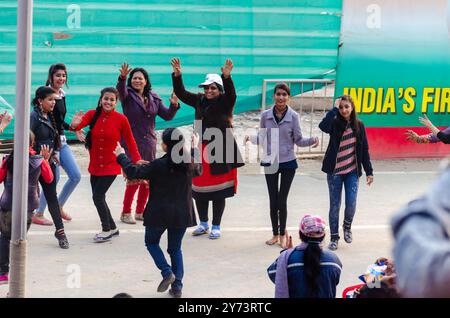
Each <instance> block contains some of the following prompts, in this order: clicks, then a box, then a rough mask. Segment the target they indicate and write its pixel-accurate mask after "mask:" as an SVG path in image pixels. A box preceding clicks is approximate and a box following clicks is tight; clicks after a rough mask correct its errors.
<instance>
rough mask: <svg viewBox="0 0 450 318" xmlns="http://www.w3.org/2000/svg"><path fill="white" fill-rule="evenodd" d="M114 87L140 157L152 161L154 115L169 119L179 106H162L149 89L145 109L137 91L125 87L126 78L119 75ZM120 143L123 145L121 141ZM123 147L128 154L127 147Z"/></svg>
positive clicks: (153, 151) (153, 152)
mask: <svg viewBox="0 0 450 318" xmlns="http://www.w3.org/2000/svg"><path fill="white" fill-rule="evenodd" d="M116 88H117V90H118V91H119V98H120V102H121V104H122V109H123V114H124V115H125V116H126V117H127V118H128V121H129V122H130V126H131V131H132V132H133V136H134V140H135V141H136V144H137V147H138V150H139V154H140V155H141V158H142V159H143V160H147V161H153V160H154V159H155V155H156V132H155V119H156V115H159V117H161V118H162V119H164V120H171V119H172V118H173V117H174V116H175V114H176V113H177V110H178V109H179V108H180V106H179V105H170V107H169V108H167V107H165V106H164V104H163V102H162V100H161V98H160V97H159V96H158V95H157V94H156V93H153V92H151V91H150V94H149V96H147V98H148V101H149V102H148V106H149V107H148V109H146V108H145V106H144V103H143V102H142V100H141V98H140V97H139V96H138V95H137V93H136V92H135V91H134V90H133V89H131V88H129V87H127V84H126V80H123V79H121V78H120V77H119V80H118V82H117V85H116ZM122 145H123V146H125V145H124V144H123V143H122ZM124 148H125V150H126V151H127V155H128V150H127V148H126V147H124Z"/></svg>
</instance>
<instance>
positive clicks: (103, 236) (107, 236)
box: [94, 231, 112, 243]
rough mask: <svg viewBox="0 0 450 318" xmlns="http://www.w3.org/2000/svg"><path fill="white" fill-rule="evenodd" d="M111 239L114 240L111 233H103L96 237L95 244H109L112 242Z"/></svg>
mask: <svg viewBox="0 0 450 318" xmlns="http://www.w3.org/2000/svg"><path fill="white" fill-rule="evenodd" d="M111 238H112V235H111V231H107V232H105V231H102V232H100V233H98V234H96V235H95V236H94V242H95V243H102V242H107V241H109V240H111Z"/></svg>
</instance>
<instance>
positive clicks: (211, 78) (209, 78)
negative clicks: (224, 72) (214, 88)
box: [198, 74, 223, 87]
mask: <svg viewBox="0 0 450 318" xmlns="http://www.w3.org/2000/svg"><path fill="white" fill-rule="evenodd" d="M212 83H216V84H217V85H220V86H222V87H223V82H222V77H220V75H219V74H206V77H205V81H204V82H203V83H201V84H200V85H198V87H203V86H207V85H211V84H212Z"/></svg>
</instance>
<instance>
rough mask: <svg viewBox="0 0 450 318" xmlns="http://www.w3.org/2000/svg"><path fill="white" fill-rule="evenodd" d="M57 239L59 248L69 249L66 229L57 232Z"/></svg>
mask: <svg viewBox="0 0 450 318" xmlns="http://www.w3.org/2000/svg"><path fill="white" fill-rule="evenodd" d="M55 237H56V239H57V240H58V244H59V247H61V248H62V249H68V248H69V241H68V240H67V236H66V233H64V229H61V230H57V231H56V232H55Z"/></svg>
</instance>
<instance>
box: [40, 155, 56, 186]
mask: <svg viewBox="0 0 450 318" xmlns="http://www.w3.org/2000/svg"><path fill="white" fill-rule="evenodd" d="M41 176H42V179H44V181H45V183H52V181H53V172H52V168H50V164H49V163H48V161H47V160H42V163H41Z"/></svg>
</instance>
